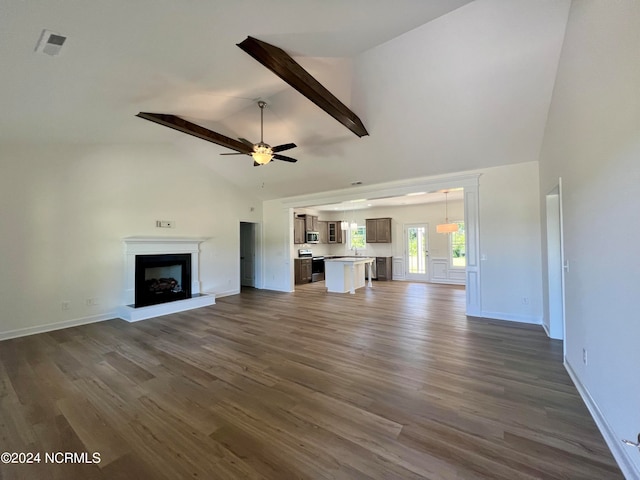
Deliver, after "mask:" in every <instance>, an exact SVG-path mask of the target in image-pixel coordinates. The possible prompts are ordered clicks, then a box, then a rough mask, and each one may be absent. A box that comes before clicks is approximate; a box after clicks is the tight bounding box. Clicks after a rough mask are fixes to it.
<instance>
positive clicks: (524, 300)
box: [522, 297, 529, 305]
mask: <svg viewBox="0 0 640 480" xmlns="http://www.w3.org/2000/svg"><path fill="white" fill-rule="evenodd" d="M522 303H523V304H525V305H529V297H522Z"/></svg>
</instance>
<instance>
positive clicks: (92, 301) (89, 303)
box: [86, 297, 100, 307]
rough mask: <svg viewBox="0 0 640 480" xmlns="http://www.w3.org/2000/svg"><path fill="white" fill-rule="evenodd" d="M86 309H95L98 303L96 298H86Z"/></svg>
mask: <svg viewBox="0 0 640 480" xmlns="http://www.w3.org/2000/svg"><path fill="white" fill-rule="evenodd" d="M86 303H87V307H95V306H96V305H98V304H99V303H100V302H99V301H98V299H97V298H95V297H92V298H87V301H86Z"/></svg>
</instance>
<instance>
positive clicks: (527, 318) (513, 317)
mask: <svg viewBox="0 0 640 480" xmlns="http://www.w3.org/2000/svg"><path fill="white" fill-rule="evenodd" d="M480 316H481V317H482V318H490V319H492V320H507V321H509V322H518V323H530V324H532V325H542V317H539V316H537V315H518V314H513V313H503V312H485V311H483V312H481V314H480Z"/></svg>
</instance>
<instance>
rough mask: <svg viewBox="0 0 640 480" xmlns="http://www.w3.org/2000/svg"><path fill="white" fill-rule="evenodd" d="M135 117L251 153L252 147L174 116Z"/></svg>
mask: <svg viewBox="0 0 640 480" xmlns="http://www.w3.org/2000/svg"><path fill="white" fill-rule="evenodd" d="M136 117H140V118H144V119H145V120H149V121H150V122H154V123H157V124H159V125H164V126H165V127H169V128H173V129H174V130H178V131H179V132H182V133H186V134H188V135H193V136H194V137H198V138H201V139H202V140H206V141H208V142H211V143H215V144H217V145H220V146H222V147H226V148H229V149H231V150H235V151H236V152H240V153H245V154H248V153H251V152H252V151H253V145H252V146H251V148H248V146H247V145H245V144H244V143H242V142H239V141H238V140H234V139H233V138H229V137H227V136H225V135H222V134H221V133H218V132H214V131H213V130H209V129H208V128H204V127H201V126H200V125H196V124H195V123H192V122H189V121H188V120H185V119H183V118H180V117H177V116H175V115H171V114H165V113H149V112H140V113H138V115H136Z"/></svg>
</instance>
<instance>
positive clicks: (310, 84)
mask: <svg viewBox="0 0 640 480" xmlns="http://www.w3.org/2000/svg"><path fill="white" fill-rule="evenodd" d="M238 47H240V48H241V49H242V50H244V51H245V52H246V53H248V54H249V55H251V56H252V57H253V58H254V59H256V60H257V61H258V62H260V63H261V64H262V65H264V66H265V67H267V68H268V69H269V70H271V71H272V72H273V73H275V74H276V75H277V76H278V77H280V78H281V79H282V80H284V81H285V82H287V83H288V84H289V85H291V86H292V87H293V88H295V89H296V90H297V91H298V92H300V93H301V94H302V95H304V96H305V97H307V98H308V99H309V100H311V101H312V102H313V103H315V104H316V105H317V106H318V107H320V108H321V109H322V110H324V111H325V112H327V113H328V114H329V115H331V116H332V117H333V118H335V119H336V120H337V121H338V122H340V123H341V124H343V125H344V126H345V127H347V128H348V129H349V130H351V131H352V132H353V133H355V134H356V135H357V136H358V137H363V136H365V135H369V133H368V132H367V129H366V128H365V127H364V124H363V123H362V121H361V120H360V118H358V116H357V115H356V114H355V113H353V112H352V111H351V110H350V109H349V107H347V106H346V105H345V104H344V103H342V102H341V101H340V100H338V99H337V98H336V97H335V95H333V94H332V93H331V92H330V91H329V90H327V89H326V88H325V87H324V86H323V85H322V84H321V83H320V82H318V81H317V80H316V79H315V78H314V77H313V76H312V75H311V74H310V73H309V72H307V71H306V70H305V69H304V68H302V67H301V66H300V64H299V63H298V62H296V61H295V60H294V59H293V58H291V56H290V55H289V54H288V53H287V52H285V51H284V50H282V49H281V48H278V47H275V46H273V45H271V44H269V43H266V42H263V41H261V40H258V39H256V38H253V37H247V38H246V39H245V40H243V41H242V42H241V43H238Z"/></svg>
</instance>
